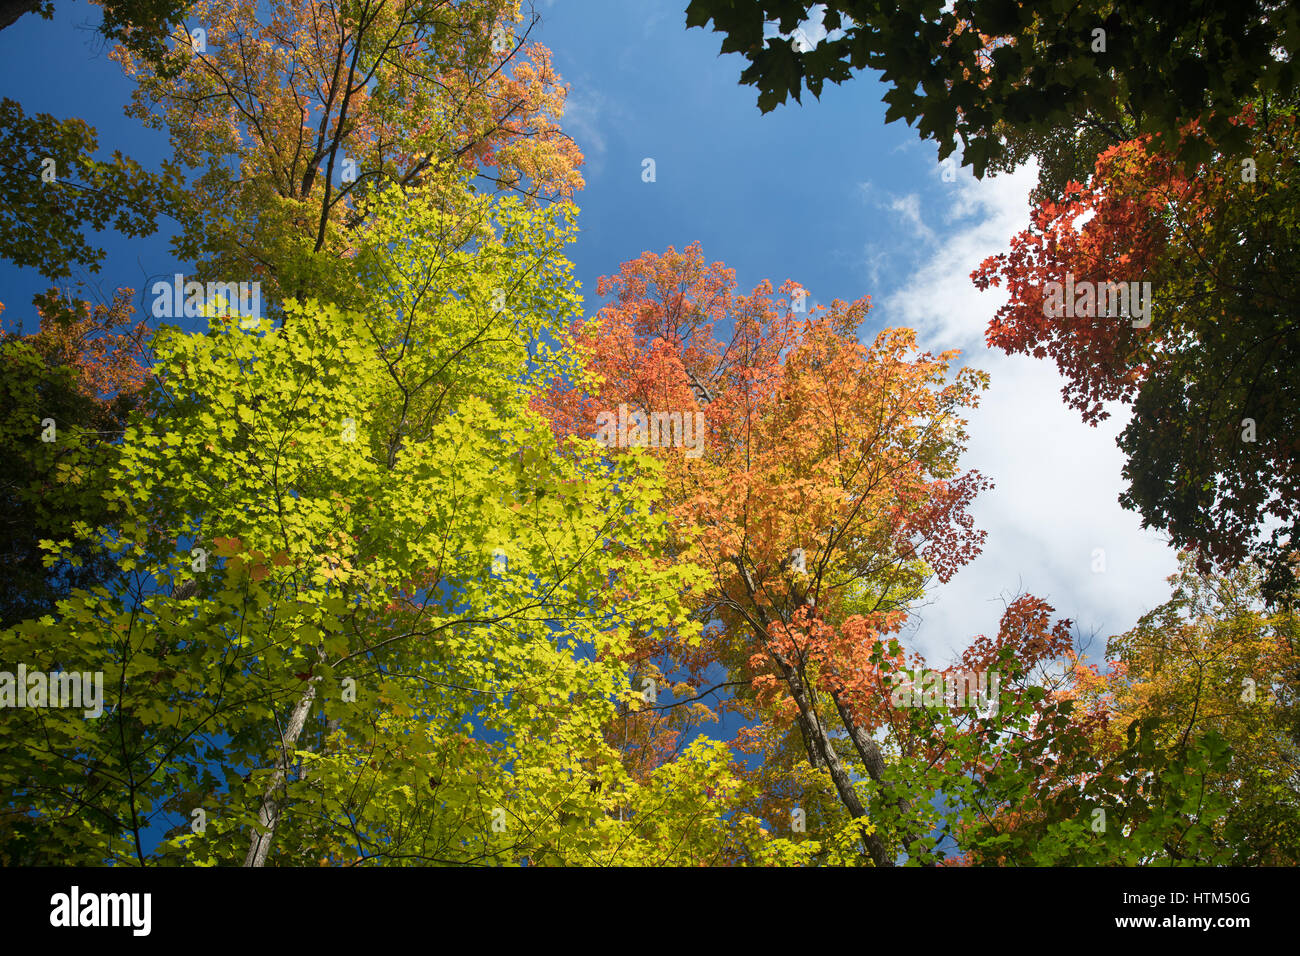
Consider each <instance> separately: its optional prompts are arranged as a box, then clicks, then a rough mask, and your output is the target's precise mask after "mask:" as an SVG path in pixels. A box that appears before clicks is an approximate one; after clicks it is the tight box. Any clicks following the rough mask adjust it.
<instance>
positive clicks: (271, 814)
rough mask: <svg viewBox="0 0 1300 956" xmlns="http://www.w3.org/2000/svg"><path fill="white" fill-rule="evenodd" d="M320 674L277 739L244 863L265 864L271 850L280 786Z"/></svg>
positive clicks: (303, 694) (305, 720)
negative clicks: (272, 769)
mask: <svg viewBox="0 0 1300 956" xmlns="http://www.w3.org/2000/svg"><path fill="white" fill-rule="evenodd" d="M319 680H320V678H319V677H313V678H311V679H310V680H309V681H308V682H307V689H306V690H304V691H303V692H302V696H301V697H300V698H298V703H297V705H296V706H295V707H294V708H293V714H292V715H291V716H290V717H289V726H288V727H286V728H285V731H284V736H283V737H282V738H281V740H280V753H279V756H278V757H276V761H275V772H274V773H273V774H271V779H270V781H269V782H268V783H267V785H266V790H265V791H264V792H263V793H262V805H261V806H260V807H259V808H258V810H257V829H256V830H255V831H254V833H253V842H252V844H251V845H250V846H249V848H248V856H246V857H245V858H244V866H265V865H266V856H267V854H268V853H269V852H270V851H271V841H272V840H273V839H274V838H275V827H276V824H277V823H279V822H280V809H281V807H280V800H281V798H280V788H281V787H283V786H284V781H285V778H286V777H288V775H289V761H290V756H289V755H290V753H291V752H292V751H293V749H294V747H295V746H297V743H298V737H299V736H301V734H302V728H303V727H304V726H305V725H306V723H307V714H308V713H310V711H311V705H312V702H313V701H314V700H315V699H316V683H317V681H319Z"/></svg>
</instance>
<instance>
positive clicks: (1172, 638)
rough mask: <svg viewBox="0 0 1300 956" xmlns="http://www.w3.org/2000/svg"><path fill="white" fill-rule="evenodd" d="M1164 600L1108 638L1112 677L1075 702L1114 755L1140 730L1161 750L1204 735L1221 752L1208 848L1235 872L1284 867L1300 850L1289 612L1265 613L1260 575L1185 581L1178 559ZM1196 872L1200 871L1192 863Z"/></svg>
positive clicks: (1191, 569)
mask: <svg viewBox="0 0 1300 956" xmlns="http://www.w3.org/2000/svg"><path fill="white" fill-rule="evenodd" d="M1169 580H1170V583H1171V584H1172V585H1173V587H1172V589H1171V590H1172V593H1171V595H1170V599H1169V600H1168V601H1167V602H1165V603H1164V604H1162V605H1161V606H1160V607H1158V608H1156V609H1155V610H1154V611H1151V612H1150V613H1149V614H1146V615H1144V616H1143V617H1142V619H1141V620H1140V621H1139V622H1138V623H1137V625H1136V626H1135V627H1133V628H1132V629H1130V630H1128V631H1126V632H1125V633H1123V634H1120V635H1117V636H1115V637H1112V638H1111V640H1110V642H1109V644H1108V646H1107V657H1108V658H1110V659H1111V660H1113V661H1115V662H1116V664H1117V666H1116V667H1114V668H1112V669H1111V670H1110V671H1109V672H1108V673H1107V674H1106V675H1099V674H1096V673H1095V672H1094V674H1093V675H1090V676H1092V677H1093V678H1094V680H1093V681H1092V682H1091V683H1083V686H1081V688H1080V694H1081V696H1082V697H1084V698H1085V699H1087V700H1089V701H1090V702H1100V703H1101V709H1103V710H1104V711H1106V712H1108V715H1109V720H1107V721H1106V722H1104V723H1102V724H1101V725H1100V727H1099V736H1100V737H1101V739H1102V741H1103V746H1106V747H1108V749H1110V750H1112V751H1113V750H1116V749H1118V747H1117V746H1116V743H1117V742H1118V739H1119V738H1120V737H1121V735H1122V732H1123V728H1125V727H1126V726H1127V725H1128V724H1129V723H1131V722H1133V721H1147V722H1149V726H1150V728H1151V733H1152V734H1153V736H1155V737H1156V738H1157V739H1158V741H1159V742H1160V743H1161V745H1162V746H1164V747H1169V748H1173V747H1178V746H1181V745H1183V744H1184V742H1185V741H1186V740H1187V739H1188V738H1189V737H1193V736H1199V735H1204V734H1206V733H1207V732H1210V731H1212V732H1213V733H1215V734H1216V735H1218V736H1220V737H1222V738H1223V740H1224V742H1225V743H1226V744H1227V746H1228V747H1230V748H1231V756H1230V759H1229V761H1228V762H1227V764H1226V766H1224V767H1223V768H1222V770H1221V771H1220V772H1217V773H1215V774H1213V775H1211V776H1210V777H1209V778H1208V779H1207V781H1206V783H1207V788H1208V789H1209V790H1210V792H1211V793H1212V794H1213V795H1214V796H1215V797H1217V798H1218V799H1217V802H1218V803H1220V804H1221V805H1222V806H1223V807H1224V810H1223V812H1222V815H1221V816H1220V817H1219V818H1218V819H1215V820H1213V821H1212V826H1213V834H1214V838H1215V839H1214V842H1215V844H1217V846H1218V847H1219V848H1223V849H1226V850H1227V851H1229V853H1230V862H1231V864H1232V865H1234V866H1260V865H1265V866H1270V865H1271V866H1294V865H1295V863H1296V858H1297V850H1298V848H1300V774H1297V770H1296V767H1297V747H1298V746H1300V739H1298V737H1297V734H1296V727H1297V722H1296V714H1297V699H1296V688H1297V686H1298V685H1300V659H1298V658H1297V647H1296V619H1295V612H1294V610H1292V609H1282V610H1273V611H1269V610H1267V609H1266V608H1265V607H1264V605H1263V602H1262V599H1261V592H1260V585H1261V583H1262V580H1263V577H1262V575H1261V573H1260V570H1259V569H1258V568H1256V567H1253V566H1251V565H1249V564H1247V565H1243V566H1241V567H1238V568H1234V569H1232V570H1231V571H1229V572H1228V573H1225V574H1221V575H1220V574H1203V573H1201V572H1199V571H1197V570H1196V561H1195V558H1194V556H1193V555H1190V554H1184V555H1182V556H1181V561H1180V567H1179V570H1178V572H1177V573H1176V574H1174V575H1173V576H1171V577H1170V579H1169ZM1195 862H1206V861H1205V860H1196V861H1195Z"/></svg>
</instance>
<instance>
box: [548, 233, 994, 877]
mask: <svg viewBox="0 0 1300 956" xmlns="http://www.w3.org/2000/svg"><path fill="white" fill-rule="evenodd" d="M796 289H797V287H796V286H794V285H793V283H787V284H786V285H784V286H782V290H781V291H782V293H784V294H793V293H794V292H795V291H796ZM599 291H600V292H601V294H609V293H612V294H613V298H614V301H613V303H612V304H611V305H609V306H606V307H605V308H604V309H602V310H601V312H600V313H599V315H598V316H597V317H596V318H595V319H594V320H593V321H591V322H589V323H581V324H579V325H578V326H577V327H575V329H574V330H573V333H572V337H573V341H574V343H575V347H576V349H577V350H578V351H579V352H580V353H582V354H584V355H586V356H587V371H588V374H589V376H590V380H589V381H585V382H578V383H569V382H563V381H561V382H557V383H556V384H555V386H554V387H553V388H552V391H551V394H550V395H549V396H548V398H547V401H546V403H545V404H546V406H547V408H548V413H549V415H550V417H551V419H552V421H553V422H554V423H555V427H556V428H557V430H558V431H559V432H560V433H561V434H575V433H576V434H579V435H589V434H591V433H592V431H593V429H594V427H595V426H598V425H599V424H600V422H601V413H602V412H603V413H605V415H606V416H608V415H611V414H612V413H613V410H615V409H618V408H619V407H620V406H623V407H624V408H625V410H626V411H625V412H620V414H624V415H626V417H627V418H628V419H629V420H631V418H632V417H633V416H634V415H643V416H646V418H645V421H647V422H648V423H649V426H650V427H649V436H653V437H651V440H650V444H652V445H654V446H657V447H660V448H661V449H663V450H662V451H661V452H660V454H661V455H663V456H665V463H666V466H667V468H668V475H669V488H670V506H671V509H672V513H673V515H674V518H675V519H676V524H675V527H676V528H678V530H679V534H680V535H681V537H680V538H679V539H678V541H677V543H676V545H675V548H676V552H677V557H678V559H679V560H684V561H689V562H691V563H694V564H699V565H701V566H703V567H704V568H706V569H707V570H708V574H709V584H708V588H707V591H706V594H705V596H704V597H703V598H702V599H701V600H700V601H699V602H698V604H697V605H696V609H695V616H696V618H697V619H698V620H699V621H700V622H702V623H705V624H706V625H707V630H708V634H709V640H708V642H707V643H706V645H705V646H704V647H703V648H702V652H692V651H691V650H689V649H683V650H675V649H674V648H673V647H672V642H671V638H670V636H669V635H652V636H648V637H647V638H646V646H645V647H644V648H643V655H642V656H652V655H653V654H654V653H668V654H669V655H670V660H669V662H668V663H666V664H665V665H664V666H663V667H662V670H663V672H664V673H672V672H674V671H675V670H676V669H677V668H678V667H681V666H685V667H687V668H689V669H690V670H691V671H693V672H695V674H696V675H697V680H696V681H695V682H694V683H695V684H698V682H699V681H698V678H699V676H700V675H702V673H703V671H705V670H706V669H708V667H709V666H710V665H712V664H720V665H722V666H723V667H724V668H725V669H726V672H727V674H728V677H729V681H728V683H730V684H733V685H736V686H737V687H738V690H737V702H735V703H732V704H731V705H730V706H733V707H738V708H744V712H745V713H746V714H747V716H751V717H752V716H755V715H761V725H762V729H761V730H760V731H758V732H757V735H755V732H750V734H749V744H750V745H752V746H755V747H758V748H759V749H760V750H764V751H765V752H766V753H765V756H766V757H767V759H768V761H772V760H773V758H774V757H775V755H776V754H777V752H778V751H782V750H783V749H784V748H786V747H788V746H790V739H789V738H790V735H791V734H794V735H796V736H795V737H794V738H793V739H795V740H798V741H799V745H798V746H799V748H800V749H799V756H800V758H801V759H802V761H803V762H804V763H805V764H806V768H807V771H808V772H811V773H813V774H822V775H824V777H823V782H824V785H826V786H829V787H830V788H831V789H832V792H833V794H834V797H833V799H835V800H837V802H838V804H840V805H842V810H840V811H838V813H839V817H838V818H837V819H836V820H835V823H834V826H833V830H834V831H836V832H838V837H834V838H831V839H830V841H829V842H830V844H831V845H839V846H841V847H842V848H844V849H845V851H846V852H847V855H848V857H849V858H852V857H853V856H854V851H853V850H851V849H849V848H851V847H852V846H854V845H856V846H858V847H859V850H858V851H857V852H865V853H866V855H867V856H868V857H869V859H870V860H871V861H872V862H874V863H875V864H876V865H878V866H883V865H888V864H890V863H891V862H892V861H893V859H894V857H895V854H896V850H895V849H894V846H895V845H896V841H898V840H900V839H905V838H906V837H907V834H901V835H900V834H899V833H889V834H886V833H884V832H883V831H880V832H878V831H877V829H876V827H875V817H874V811H873V813H871V814H869V813H868V807H867V805H866V804H865V803H864V800H863V797H862V795H861V794H860V793H859V788H858V787H857V786H856V784H855V781H854V773H855V772H856V773H859V774H863V775H866V776H868V777H869V778H870V779H871V780H872V781H874V782H876V783H880V782H881V780H882V778H883V774H884V760H883V756H882V753H881V750H880V747H879V745H878V744H877V743H876V741H875V740H874V739H873V737H872V732H873V731H874V730H875V729H877V728H878V727H879V726H880V725H881V723H882V713H883V712H882V709H881V700H880V696H879V694H878V693H877V691H878V688H879V675H878V673H877V672H878V669H879V667H880V666H883V665H882V664H881V663H879V662H874V661H873V660H872V657H871V654H872V649H873V647H878V646H879V645H880V644H881V642H882V641H883V636H884V635H887V634H888V633H890V632H893V631H896V630H897V629H898V627H899V626H900V625H901V623H902V620H903V619H904V618H905V616H906V613H905V609H906V608H907V607H908V606H909V604H910V603H911V602H913V601H914V600H915V599H916V598H917V597H918V596H919V595H920V594H921V591H922V588H923V586H924V584H925V582H926V581H927V580H928V579H929V577H930V576H931V575H936V574H937V575H938V576H939V577H940V578H942V579H946V578H947V577H949V576H950V575H951V574H952V572H953V571H954V570H955V569H956V568H957V567H959V566H960V565H961V564H962V563H964V562H965V561H967V560H969V559H970V558H971V557H973V556H974V555H975V554H976V553H978V550H979V546H980V542H981V540H982V537H983V535H982V533H981V532H976V531H974V530H973V529H972V527H971V521H970V518H969V517H968V516H967V515H966V514H965V508H966V506H967V505H968V503H969V502H970V500H971V499H972V498H973V497H974V495H975V494H976V493H977V492H978V491H979V490H980V489H981V488H982V487H984V486H985V485H986V484H987V483H986V482H985V481H984V480H983V479H982V478H981V477H980V476H979V475H978V473H975V472H967V473H961V472H960V471H959V469H958V467H957V458H958V454H959V452H960V448H961V445H962V442H963V439H964V431H963V427H962V421H961V419H960V418H959V417H958V410H959V409H960V408H962V407H963V406H965V405H969V404H973V402H974V400H975V397H976V395H977V393H978V391H979V389H980V388H982V387H983V386H984V383H985V377H984V376H983V375H982V374H980V373H978V372H975V371H972V370H969V369H962V370H960V371H958V372H957V373H956V374H955V375H954V376H952V377H951V379H949V363H950V362H951V361H952V359H953V358H954V357H955V355H956V353H955V352H947V353H943V354H941V355H938V356H932V355H930V354H928V353H921V354H914V353H916V348H915V337H914V334H913V333H911V332H910V331H909V330H899V329H894V330H887V331H885V332H882V333H881V334H880V335H879V336H878V337H877V339H876V341H875V343H874V344H873V345H872V346H870V347H865V346H863V345H861V344H860V343H859V342H858V341H857V328H858V325H859V323H860V322H861V320H862V318H863V317H864V316H865V315H866V311H867V308H868V304H869V303H868V301H867V300H865V299H863V300H859V301H857V302H854V303H844V302H840V301H836V302H835V303H834V304H833V305H832V306H831V308H830V310H829V311H828V312H827V313H826V314H824V315H823V314H820V312H815V313H814V314H812V315H809V316H808V317H807V318H806V319H800V318H798V317H797V315H796V314H795V313H794V312H793V311H791V310H789V309H787V308H786V306H787V305H788V303H787V302H786V301H785V300H778V301H776V302H774V301H773V300H772V290H771V286H770V285H769V284H767V283H764V284H763V285H760V286H759V287H757V288H756V289H755V290H754V292H753V293H752V294H750V295H741V294H738V293H737V292H736V291H735V278H734V274H733V273H732V272H731V271H730V270H727V269H725V268H724V267H723V266H722V264H721V263H714V264H713V265H712V266H709V265H707V264H706V263H705V260H704V258H703V255H702V253H701V251H700V249H699V247H698V245H693V246H691V247H689V248H687V249H686V250H684V251H683V252H681V253H678V252H677V251H676V250H675V249H672V248H670V249H669V250H668V252H667V253H666V254H664V255H662V256H659V255H655V254H651V253H646V254H645V255H643V256H642V257H641V258H640V259H638V260H635V261H633V262H630V263H625V264H624V266H623V268H622V270H621V271H620V273H619V274H618V275H617V276H615V277H613V278H607V279H602V280H601V282H600V285H599ZM723 323H728V324H730V326H731V330H730V337H729V339H728V340H727V341H725V342H724V341H722V340H719V339H717V338H715V337H714V333H713V329H714V327H715V326H716V325H721V324H723ZM665 416H669V417H670V416H677V424H678V429H679V435H678V444H679V445H680V444H682V443H683V442H682V438H683V435H682V434H681V426H682V425H684V424H685V425H687V426H689V425H690V424H691V423H692V422H695V423H697V424H695V428H696V429H700V430H701V431H702V432H703V434H701V435H699V436H698V437H699V438H702V439H703V444H702V445H701V446H699V447H697V446H696V445H692V446H690V451H684V450H683V449H681V448H676V449H672V448H664V446H665V444H669V443H667V442H665V438H664V432H663V431H662V430H659V429H658V428H657V425H658V424H659V423H661V422H662V421H664V420H665ZM701 419H702V421H701ZM633 431H634V429H633V428H629V436H630V435H631V434H632V432H633ZM606 437H607V438H608V437H609V436H608V435H607V436H606ZM669 437H671V432H669ZM643 443H644V442H643ZM612 453H613V454H615V455H616V456H617V455H618V454H621V452H619V451H618V450H616V449H615V450H614V451H613V452H612ZM697 453H698V454H697ZM688 529H691V530H688ZM693 529H698V530H693ZM796 554H799V557H798V558H796V557H795V555H796ZM647 652H648V653H647ZM896 654H897V652H895V656H896ZM841 735H843V739H841V740H837V739H836V738H837V737H841ZM841 744H844V745H847V746H849V747H850V750H849V752H848V753H846V752H844V750H843V747H842V746H841ZM778 762H779V760H778ZM803 772H804V771H801V770H799V769H798V768H797V767H796V766H794V764H793V762H792V763H791V765H790V768H789V770H788V773H792V774H796V775H797V774H799V773H803ZM885 799H888V800H894V799H898V795H897V794H894V795H893V796H887V797H886V798H885Z"/></svg>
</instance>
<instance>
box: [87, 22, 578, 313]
mask: <svg viewBox="0 0 1300 956" xmlns="http://www.w3.org/2000/svg"><path fill="white" fill-rule="evenodd" d="M519 7H520V5H519V3H518V0H457V2H437V3H425V2H415V0H402V2H397V3H392V2H382V0H363V2H360V3H348V4H341V5H336V4H326V5H321V4H318V3H314V2H306V0H277V2H275V3H272V4H270V5H269V6H267V5H263V4H258V3H255V2H253V0H201V2H198V3H195V4H194V5H193V6H192V8H191V14H190V16H191V19H192V21H193V22H194V23H196V24H201V25H202V29H203V30H204V33H203V35H202V37H201V38H200V39H195V38H194V37H192V36H191V34H190V33H188V32H186V31H185V30H182V29H179V28H178V29H177V30H176V31H175V33H174V37H173V39H174V41H175V42H174V45H173V48H172V50H171V51H170V52H169V53H168V54H167V56H166V57H165V58H164V59H163V60H162V61H161V62H160V63H153V62H150V61H149V60H147V59H141V58H139V57H136V56H134V55H133V54H132V53H131V51H130V50H129V49H124V48H119V49H117V50H115V51H114V54H113V55H114V57H115V58H117V59H118V60H119V61H120V62H121V63H122V66H123V68H124V70H125V71H126V73H127V75H128V76H131V77H132V78H134V79H135V81H136V83H137V88H136V91H135V93H134V96H133V101H132V105H131V107H130V110H129V112H130V114H131V115H134V116H136V117H138V118H140V119H141V120H142V121H143V122H145V123H146V124H147V125H149V126H152V127H155V128H166V129H167V130H168V131H169V133H170V134H171V137H172V141H173V143H174V144H175V151H176V153H175V159H176V162H177V164H178V165H179V166H180V167H182V168H185V169H187V170H189V171H190V172H191V173H192V176H191V180H190V181H189V182H187V183H185V184H184V185H183V187H181V186H178V187H177V188H175V189H173V190H172V191H171V192H170V193H169V202H170V207H169V208H170V209H171V211H172V213H173V215H174V217H175V218H176V219H177V221H178V222H179V223H180V229H181V232H180V235H179V236H178V237H177V239H176V241H175V248H176V251H177V254H178V255H179V257H180V258H182V259H183V260H186V261H194V262H196V265H197V273H196V274H197V277H198V279H199V281H209V280H216V281H258V282H260V283H261V284H262V286H261V288H262V294H263V295H264V296H265V297H266V298H267V299H269V300H270V301H272V302H278V301H279V300H280V299H281V298H282V297H285V296H297V297H299V298H306V297H308V296H314V297H316V298H317V299H319V300H321V301H330V302H334V303H336V304H339V305H340V306H343V307H354V306H356V305H357V304H358V301H359V299H358V296H360V295H361V293H360V291H359V290H358V289H357V288H356V286H355V282H354V280H353V279H352V278H351V275H350V258H351V257H352V256H353V255H354V254H355V247H354V241H355V240H354V233H355V229H356V228H357V226H358V225H359V224H361V223H362V222H363V221H364V220H365V219H366V218H367V217H368V216H369V215H371V213H372V212H373V210H374V208H375V206H374V197H375V196H376V195H377V194H378V192H380V191H382V189H384V188H386V186H387V185H389V184H397V185H399V186H401V187H402V188H413V187H415V186H418V185H421V184H423V183H426V182H434V183H437V182H444V181H446V180H447V174H448V173H449V172H451V171H454V170H458V169H471V170H478V171H480V173H481V175H482V176H483V177H484V178H485V179H486V180H487V181H488V182H490V183H492V184H493V185H495V186H496V187H498V188H500V189H503V190H508V191H515V192H518V193H520V194H521V195H523V196H524V197H526V198H527V199H529V200H530V201H533V200H536V201H544V200H545V201H550V200H559V199H563V198H566V197H569V196H571V195H572V194H573V193H574V192H575V191H576V190H577V189H580V188H581V186H582V177H581V174H580V173H579V171H578V167H579V166H580V164H581V162H582V156H581V153H580V152H579V151H578V149H577V147H576V145H575V144H574V143H573V141H572V140H570V139H569V138H568V137H567V136H566V135H565V134H564V133H563V132H562V131H561V130H560V127H559V117H560V115H561V113H562V111H563V103H564V97H565V89H564V87H563V86H561V85H560V83H559V80H558V77H557V76H556V75H555V72H554V70H553V68H552V67H551V63H550V54H549V51H547V50H546V48H545V47H543V46H541V45H540V44H535V43H534V44H528V45H525V40H526V38H527V35H528V32H530V31H531V29H532V25H533V24H535V22H536V18H534V19H533V21H532V22H531V23H530V24H529V26H528V27H527V28H526V29H524V30H523V31H522V35H521V36H519V37H516V36H515V30H516V25H517V24H518V23H519V22H520V21H521V20H522V14H521V13H520V9H519Z"/></svg>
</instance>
